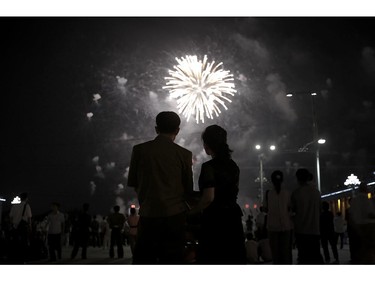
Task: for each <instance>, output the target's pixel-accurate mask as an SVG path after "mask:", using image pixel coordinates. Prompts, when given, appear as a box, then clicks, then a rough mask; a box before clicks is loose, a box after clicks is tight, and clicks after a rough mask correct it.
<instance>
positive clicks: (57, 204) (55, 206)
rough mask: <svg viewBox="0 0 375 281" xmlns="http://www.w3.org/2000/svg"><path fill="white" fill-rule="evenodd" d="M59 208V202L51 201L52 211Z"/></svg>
mask: <svg viewBox="0 0 375 281" xmlns="http://www.w3.org/2000/svg"><path fill="white" fill-rule="evenodd" d="M59 208H60V204H59V203H57V202H52V203H51V209H52V211H55V212H56V211H58V210H59Z"/></svg>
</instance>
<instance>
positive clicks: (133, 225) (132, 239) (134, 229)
mask: <svg viewBox="0 0 375 281" xmlns="http://www.w3.org/2000/svg"><path fill="white" fill-rule="evenodd" d="M127 220H128V225H129V228H130V229H129V244H130V249H131V252H132V255H134V248H135V243H136V241H137V233H138V222H139V215H138V214H137V210H136V209H135V208H130V215H129V216H128V218H127Z"/></svg>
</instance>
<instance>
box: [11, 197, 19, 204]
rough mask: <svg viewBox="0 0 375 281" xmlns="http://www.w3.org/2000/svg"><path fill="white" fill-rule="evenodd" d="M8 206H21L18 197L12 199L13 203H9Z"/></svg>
mask: <svg viewBox="0 0 375 281" xmlns="http://www.w3.org/2000/svg"><path fill="white" fill-rule="evenodd" d="M10 204H12V205H16V204H21V198H19V197H18V196H16V197H14V198H13V201H12V202H10Z"/></svg>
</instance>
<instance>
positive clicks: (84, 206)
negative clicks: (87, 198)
mask: <svg viewBox="0 0 375 281" xmlns="http://www.w3.org/2000/svg"><path fill="white" fill-rule="evenodd" d="M89 207H90V204H89V203H84V204H83V205H82V209H83V211H84V212H88V210H89Z"/></svg>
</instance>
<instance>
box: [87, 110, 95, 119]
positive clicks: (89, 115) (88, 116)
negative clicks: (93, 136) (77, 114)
mask: <svg viewBox="0 0 375 281" xmlns="http://www.w3.org/2000/svg"><path fill="white" fill-rule="evenodd" d="M86 116H87V118H89V119H91V118H92V117H93V116H94V113H92V112H89V113H87V114H86Z"/></svg>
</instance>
